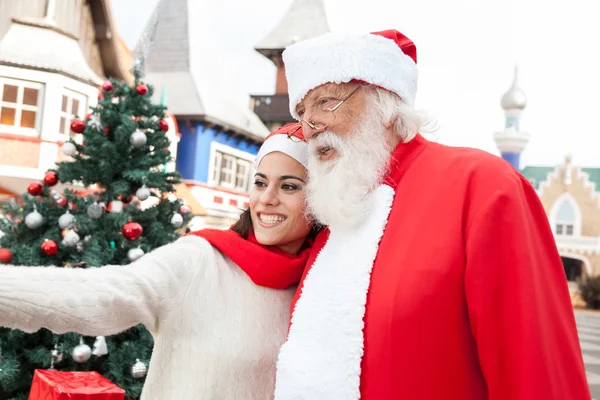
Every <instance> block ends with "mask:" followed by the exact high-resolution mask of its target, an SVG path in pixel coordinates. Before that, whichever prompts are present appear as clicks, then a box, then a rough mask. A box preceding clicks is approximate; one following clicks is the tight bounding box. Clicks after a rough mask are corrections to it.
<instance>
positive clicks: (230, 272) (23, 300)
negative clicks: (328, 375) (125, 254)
mask: <svg viewBox="0 0 600 400" xmlns="http://www.w3.org/2000/svg"><path fill="white" fill-rule="evenodd" d="M293 294H294V288H290V289H286V290H274V289H268V288H265V287H260V286H256V285H255V284H254V283H253V282H252V281H251V280H250V278H249V277H248V276H247V275H246V274H245V273H244V271H242V270H241V269H240V268H239V267H238V266H237V265H236V264H234V263H233V262H232V261H231V260H230V259H229V258H227V257H225V256H223V255H222V254H221V253H220V252H219V251H218V250H216V249H214V248H213V247H212V246H211V245H210V244H209V243H208V242H207V241H206V240H204V239H202V238H200V237H197V236H187V237H184V238H181V239H179V240H178V241H176V242H174V243H172V244H169V245H167V246H164V247H161V248H159V249H156V250H155V251H153V252H151V253H149V254H147V255H145V256H143V257H142V258H140V259H139V260H137V261H136V262H134V263H132V264H130V265H127V266H106V267H102V268H88V269H85V270H83V269H81V270H80V269H65V268H54V267H11V266H4V267H0V325H2V326H6V327H11V328H18V329H21V330H24V331H26V332H35V331H37V330H38V329H40V328H42V327H44V328H48V329H50V330H52V331H54V332H56V333H65V332H78V333H80V334H83V335H89V336H96V335H104V336H108V335H113V334H116V333H119V332H121V331H123V330H126V329H128V328H130V327H132V326H134V325H136V324H139V323H142V324H144V325H145V326H146V328H147V329H148V330H149V331H150V332H151V333H152V335H153V336H154V340H155V345H154V351H153V353H152V360H151V363H150V367H149V370H148V376H147V378H146V384H145V387H144V390H143V393H142V399H143V400H171V399H173V400H174V399H202V400H228V399H231V400H234V399H235V400H251V399H257V400H259V399H260V400H265V399H271V398H273V391H274V385H275V362H276V360H277V354H278V351H279V347H280V346H281V344H282V343H283V342H284V340H285V337H286V333H287V327H288V320H289V306H290V302H291V299H292V296H293Z"/></svg>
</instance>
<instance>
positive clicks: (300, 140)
mask: <svg viewBox="0 0 600 400" xmlns="http://www.w3.org/2000/svg"><path fill="white" fill-rule="evenodd" d="M362 86H363V85H358V86H357V87H355V88H354V89H353V90H352V91H351V92H350V93H349V94H348V95H347V96H346V97H344V98H343V99H341V100H340V102H339V103H337V104H336V105H335V106H333V107H331V108H326V109H325V111H330V112H331V114H333V122H335V118H336V116H335V111H337V109H338V108H340V107H341V106H342V104H344V103H345V102H346V101H348V100H349V99H350V97H352V96H353V95H354V93H356V92H358V90H359V89H360V88H361V87H362ZM302 123H305V124H306V125H308V126H309V127H310V128H311V129H327V128H328V127H329V125H330V124H331V122H330V123H329V124H327V125H325V126H323V127H320V128H319V127H318V126H317V125H316V124H315V123H314V122H311V121H310V120H308V121H307V120H305V119H304V118H302V119H300V121H299V122H298V127H297V128H296V129H294V130H293V131H291V132H289V133H288V134H287V137H288V139H290V140H291V141H293V142H302V141H306V140H303V139H299V138H297V137H296V136H294V133H296V132H298V131H299V130H300V128H302Z"/></svg>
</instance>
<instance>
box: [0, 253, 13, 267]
mask: <svg viewBox="0 0 600 400" xmlns="http://www.w3.org/2000/svg"><path fill="white" fill-rule="evenodd" d="M12 260H13V253H12V251H10V250H9V249H0V264H10V263H11V262H12Z"/></svg>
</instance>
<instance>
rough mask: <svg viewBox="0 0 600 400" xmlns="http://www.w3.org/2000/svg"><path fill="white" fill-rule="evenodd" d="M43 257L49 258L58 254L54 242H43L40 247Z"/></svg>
mask: <svg viewBox="0 0 600 400" xmlns="http://www.w3.org/2000/svg"><path fill="white" fill-rule="evenodd" d="M40 248H41V249H42V252H44V254H45V255H47V256H49V257H51V256H55V255H57V254H58V245H57V244H56V242H55V241H54V240H45V241H44V243H42V245H41V246H40Z"/></svg>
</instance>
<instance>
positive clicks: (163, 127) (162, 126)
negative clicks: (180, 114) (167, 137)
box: [158, 119, 169, 132]
mask: <svg viewBox="0 0 600 400" xmlns="http://www.w3.org/2000/svg"><path fill="white" fill-rule="evenodd" d="M158 129H160V130H161V131H163V132H166V131H168V130H169V124H168V123H167V121H165V120H164V119H161V120H160V121H158Z"/></svg>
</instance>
